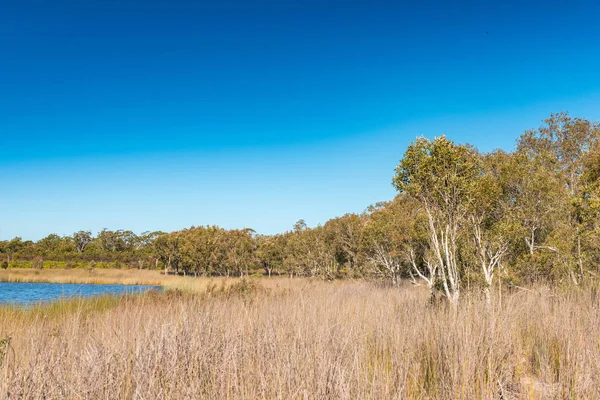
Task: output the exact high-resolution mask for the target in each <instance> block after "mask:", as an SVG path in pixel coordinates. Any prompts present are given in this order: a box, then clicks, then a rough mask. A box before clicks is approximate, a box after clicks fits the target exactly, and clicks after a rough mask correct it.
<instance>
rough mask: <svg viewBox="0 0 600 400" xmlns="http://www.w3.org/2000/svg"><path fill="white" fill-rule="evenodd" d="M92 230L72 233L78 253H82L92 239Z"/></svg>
mask: <svg viewBox="0 0 600 400" xmlns="http://www.w3.org/2000/svg"><path fill="white" fill-rule="evenodd" d="M92 239H93V237H92V232H90V231H78V232H75V233H74V234H73V242H74V243H75V249H76V250H77V252H78V253H83V251H84V250H85V248H86V247H87V245H88V244H90V242H91V241H92Z"/></svg>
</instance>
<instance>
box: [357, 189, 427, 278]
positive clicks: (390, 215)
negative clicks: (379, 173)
mask: <svg viewBox="0 0 600 400" xmlns="http://www.w3.org/2000/svg"><path fill="white" fill-rule="evenodd" d="M423 222H424V221H423V214H422V210H421V208H420V205H419V204H418V202H417V201H415V200H414V199H413V198H411V197H409V196H406V195H399V196H397V197H396V199H394V200H393V201H391V202H389V203H385V204H380V205H379V207H372V208H371V212H370V213H369V216H368V220H367V222H366V225H365V228H364V232H363V235H362V237H363V249H364V251H365V253H366V255H367V258H368V260H370V261H371V262H372V263H373V264H374V265H375V266H376V268H377V270H378V272H380V273H381V274H383V276H384V277H385V278H387V279H389V280H390V281H391V282H392V284H393V285H394V286H397V285H398V284H399V283H400V279H401V278H403V277H410V278H411V280H412V281H413V283H415V284H416V283H417V281H416V278H415V275H416V276H417V277H419V278H421V279H423V280H424V281H425V282H426V283H427V286H428V287H429V288H430V289H432V288H433V285H434V283H435V278H436V276H435V274H436V270H435V268H436V266H435V264H431V263H425V262H424V259H425V252H426V250H427V247H426V243H425V242H426V238H425V237H424V234H423V233H424V229H422V228H423V227H424V224H423Z"/></svg>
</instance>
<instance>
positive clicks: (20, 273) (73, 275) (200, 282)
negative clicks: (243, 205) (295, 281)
mask: <svg viewBox="0 0 600 400" xmlns="http://www.w3.org/2000/svg"><path fill="white" fill-rule="evenodd" d="M0 282H46V283H78V284H119V285H151V286H164V287H165V288H167V289H179V290H182V291H188V292H203V291H205V290H206V288H207V287H208V286H211V285H214V284H217V285H229V284H230V283H231V282H235V279H226V278H214V279H196V278H193V277H185V276H176V275H165V274H164V273H163V272H162V271H157V270H137V269H94V270H91V271H89V270H85V269H42V270H35V269H30V268H23V269H18V268H14V269H13V268H11V269H6V270H0Z"/></svg>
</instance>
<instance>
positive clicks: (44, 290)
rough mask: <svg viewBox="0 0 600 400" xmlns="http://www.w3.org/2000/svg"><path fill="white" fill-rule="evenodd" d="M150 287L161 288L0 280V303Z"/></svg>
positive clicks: (92, 294) (40, 300)
mask: <svg viewBox="0 0 600 400" xmlns="http://www.w3.org/2000/svg"><path fill="white" fill-rule="evenodd" d="M151 289H155V290H160V289H161V288H160V287H158V286H128V285H80V284H63V283H21V282H18V283H13V282H0V304H31V303H36V302H42V301H52V300H58V299H61V298H74V297H91V296H100V295H106V294H111V295H119V294H136V293H142V292H145V291H147V290H151Z"/></svg>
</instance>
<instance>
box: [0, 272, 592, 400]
mask: <svg viewBox="0 0 600 400" xmlns="http://www.w3.org/2000/svg"><path fill="white" fill-rule="evenodd" d="M257 282H258V283H257ZM206 285H207V286H206V292H205V293H204V294H202V295H198V294H196V295H191V294H185V293H182V292H167V293H164V294H153V293H149V294H146V295H142V296H137V297H136V296H132V297H126V298H121V299H119V300H118V301H117V302H116V303H110V301H111V300H101V299H94V300H84V301H79V302H73V301H72V302H70V303H68V304H70V306H68V307H69V310H68V311H65V312H60V311H54V312H48V310H47V309H46V308H44V307H40V308H37V309H34V310H29V311H26V312H25V311H15V310H14V309H10V310H9V309H4V310H3V311H0V339H1V338H2V335H4V337H6V336H8V335H10V336H11V337H12V339H11V342H10V344H9V345H5V346H4V348H3V347H2V345H1V343H0V353H3V354H4V356H3V357H2V358H0V359H1V360H2V361H1V363H2V366H1V367H0V376H1V377H2V378H1V379H0V398H47V399H51V398H91V399H97V398H122V399H157V398H166V399H185V398H190V399H191V398H218V399H221V398H251V399H253V398H285V399H287V398H342V399H355V398H366V399H369V398H371V399H380V398H444V399H454V398H456V399H484V398H485V399H492V398H504V399H508V398H589V399H591V398H600V381H599V380H598V376H600V336H599V335H598V332H599V328H600V297H599V296H597V295H596V292H595V291H594V290H591V289H590V290H586V291H581V292H569V293H561V294H556V293H555V294H550V293H549V292H548V293H545V294H544V293H543V294H539V293H533V292H520V293H515V294H512V295H505V297H504V299H503V304H502V306H498V305H495V306H494V307H493V308H492V309H491V310H487V308H486V306H485V303H484V302H482V301H480V300H479V299H474V298H473V299H465V300H464V301H463V302H462V304H461V305H460V307H459V309H458V310H456V311H455V310H451V309H447V308H445V307H443V306H430V305H428V302H427V293H426V292H424V291H421V290H419V289H415V288H410V287H407V288H403V289H401V290H393V289H386V288H380V287H376V286H374V285H372V284H368V283H352V282H335V283H325V282H315V281H308V280H295V281H289V280H276V279H274V280H266V279H264V280H258V281H245V283H239V282H237V283H234V284H233V285H229V286H228V287H227V288H224V289H221V286H220V285H215V284H214V282H213V283H210V284H208V283H207V284H206ZM112 301H113V302H114V299H113V300H112ZM94 302H95V303H94ZM55 307H56V306H55ZM58 308H59V310H60V309H61V307H58ZM2 349H4V350H2Z"/></svg>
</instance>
